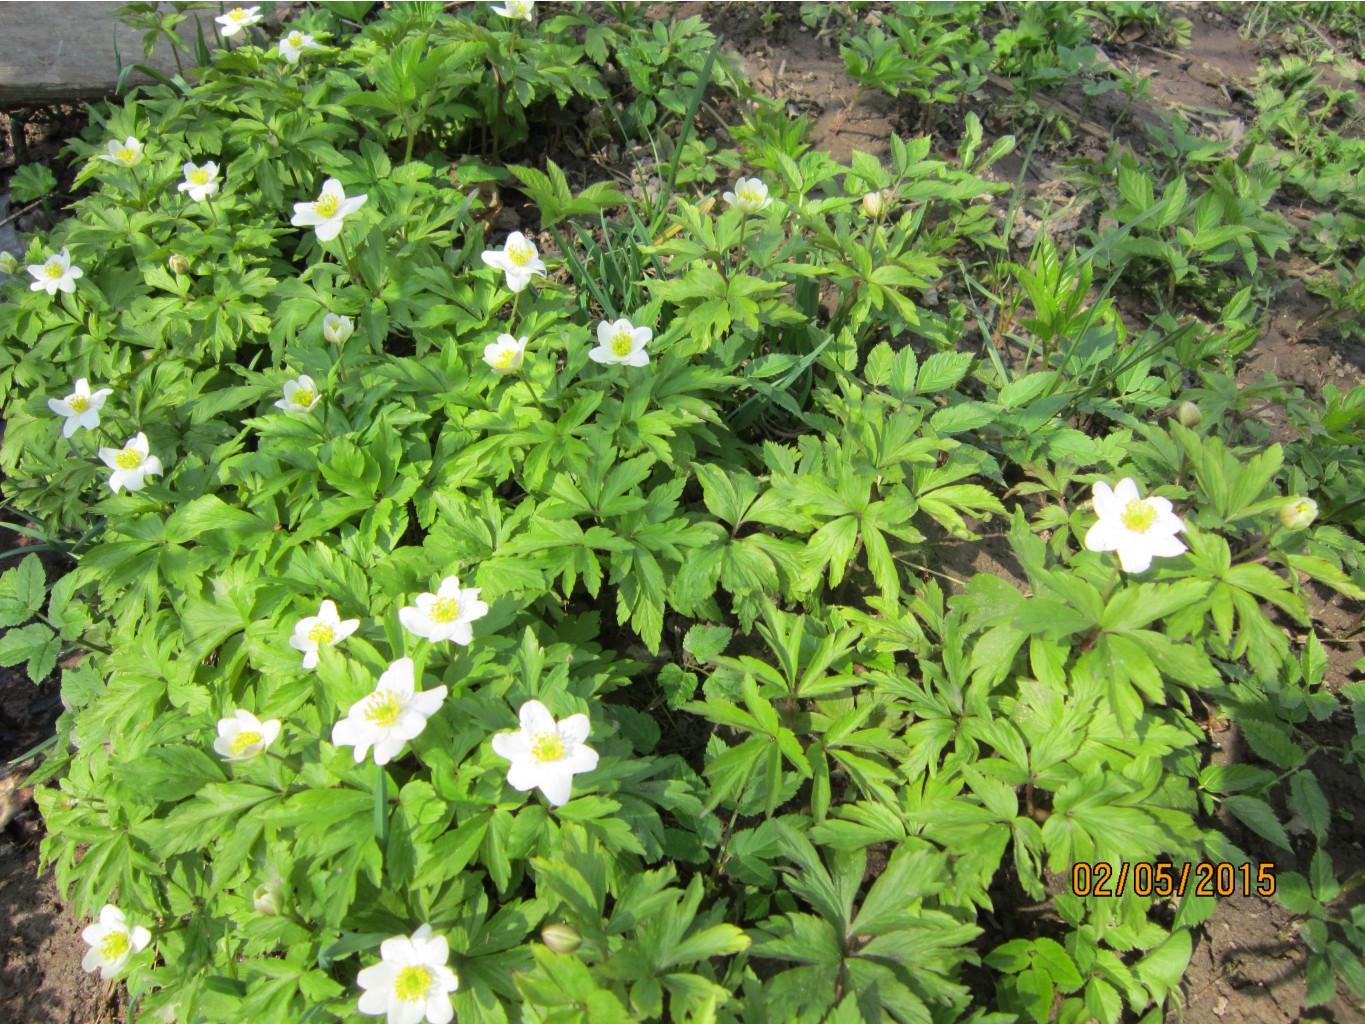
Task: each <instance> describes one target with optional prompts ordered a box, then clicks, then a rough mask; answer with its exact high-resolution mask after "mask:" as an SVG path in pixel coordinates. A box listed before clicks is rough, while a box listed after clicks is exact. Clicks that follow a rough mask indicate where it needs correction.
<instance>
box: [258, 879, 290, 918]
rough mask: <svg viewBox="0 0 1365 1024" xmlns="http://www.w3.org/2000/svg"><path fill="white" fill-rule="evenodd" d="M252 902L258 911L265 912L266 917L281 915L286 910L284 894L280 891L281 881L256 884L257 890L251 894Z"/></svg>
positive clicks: (259, 912)
mask: <svg viewBox="0 0 1365 1024" xmlns="http://www.w3.org/2000/svg"><path fill="white" fill-rule="evenodd" d="M251 902H252V905H253V906H255V908H256V913H258V914H264V915H265V916H266V917H279V915H280V914H281V913H282V912H283V910H284V894H283V893H282V892H281V891H280V884H279V882H266V883H264V884H262V885H258V886H256V891H255V892H253V893H252V894H251Z"/></svg>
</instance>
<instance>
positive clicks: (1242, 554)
mask: <svg viewBox="0 0 1365 1024" xmlns="http://www.w3.org/2000/svg"><path fill="white" fill-rule="evenodd" d="M1283 528H1284V527H1283V526H1282V525H1281V524H1279V523H1276V524H1275V525H1274V526H1273V527H1272V528H1271V529H1270V530H1269V531H1268V532H1266V533H1263V534H1261V535H1260V536H1259V537H1257V538H1256V539H1255V540H1254V541H1252V542H1251V544H1250V545H1248V546H1247V547H1246V549H1245V550H1243V551H1239V552H1237V559H1238V561H1237V562H1236V563H1234V564H1240V563H1241V562H1243V561H1248V562H1255V561H1259V559H1255V558H1249V557H1248V556H1249V555H1254V554H1256V552H1258V551H1260V550H1261V549H1263V548H1266V547H1268V546H1269V545H1270V542H1271V541H1272V540H1274V539H1275V535H1276V534H1278V533H1279V532H1280V530H1282V529H1283Z"/></svg>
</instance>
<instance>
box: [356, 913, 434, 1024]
mask: <svg viewBox="0 0 1365 1024" xmlns="http://www.w3.org/2000/svg"><path fill="white" fill-rule="evenodd" d="M379 955H380V957H381V958H382V960H381V962H380V963H377V964H374V965H373V966H370V967H366V968H364V969H363V970H362V971H361V972H360V973H359V974H357V975H356V977H355V981H356V984H357V985H359V986H360V987H361V988H362V989H364V990H365V991H364V992H363V993H362V994H361V996H360V1002H359V1004H358V1006H357V1009H359V1010H360V1012H361V1013H363V1014H365V1015H366V1016H369V1017H378V1016H379V1015H380V1014H388V1021H387V1024H420V1022H421V1021H423V1020H425V1021H426V1022H427V1024H450V1021H452V1020H453V1019H454V1018H455V1007H454V1005H453V1004H452V1003H451V999H450V993H452V992H454V991H455V990H456V989H458V988H459V987H460V981H459V979H458V978H456V977H455V972H454V971H452V970H451V969H450V968H449V967H447V966H446V962H447V961H448V960H449V959H450V947H449V946H448V945H447V944H446V939H445V936H444V935H435V936H433V935H432V933H431V925H429V924H424V925H422V926H421V927H420V928H418V929H417V930H416V931H415V932H413V933H412V934H411V935H395V936H394V937H393V938H391V939H385V940H384V941H383V942H381V943H380V944H379Z"/></svg>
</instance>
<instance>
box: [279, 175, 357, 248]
mask: <svg viewBox="0 0 1365 1024" xmlns="http://www.w3.org/2000/svg"><path fill="white" fill-rule="evenodd" d="M368 198H369V195H368V194H365V195H358V196H352V197H351V198H350V199H347V198H346V191H345V190H344V189H343V188H342V187H341V182H339V181H337V180H336V178H328V179H327V180H326V181H324V182H323V183H322V192H321V193H320V194H319V195H318V198H317V201H316V202H312V203H295V204H294V216H293V217H292V218H291V219H290V221H289V223H290V224H293V225H294V227H296V228H312V229H313V230H314V231H316V232H317V235H318V240H319V241H321V242H330V241H331V240H332V239H333V238H336V236H337V235H339V234H341V225H342V224H344V223H345V222H346V218H347V217H349V216H350V215H351V214H353V213H355V212H356V210H358V209H360V208H361V207H362V206H364V205H365V200H366V199H368Z"/></svg>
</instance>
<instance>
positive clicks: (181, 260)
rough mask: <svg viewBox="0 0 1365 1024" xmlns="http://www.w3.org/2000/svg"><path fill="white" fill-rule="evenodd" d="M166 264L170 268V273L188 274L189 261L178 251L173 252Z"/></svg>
mask: <svg viewBox="0 0 1365 1024" xmlns="http://www.w3.org/2000/svg"><path fill="white" fill-rule="evenodd" d="M166 266H168V267H170V268H171V273H172V274H188V273H189V272H190V261H189V260H187V259H185V257H184V256H181V255H180V254H179V253H175V254H174V255H172V256H171V258H170V259H168V260H167V261H166Z"/></svg>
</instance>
